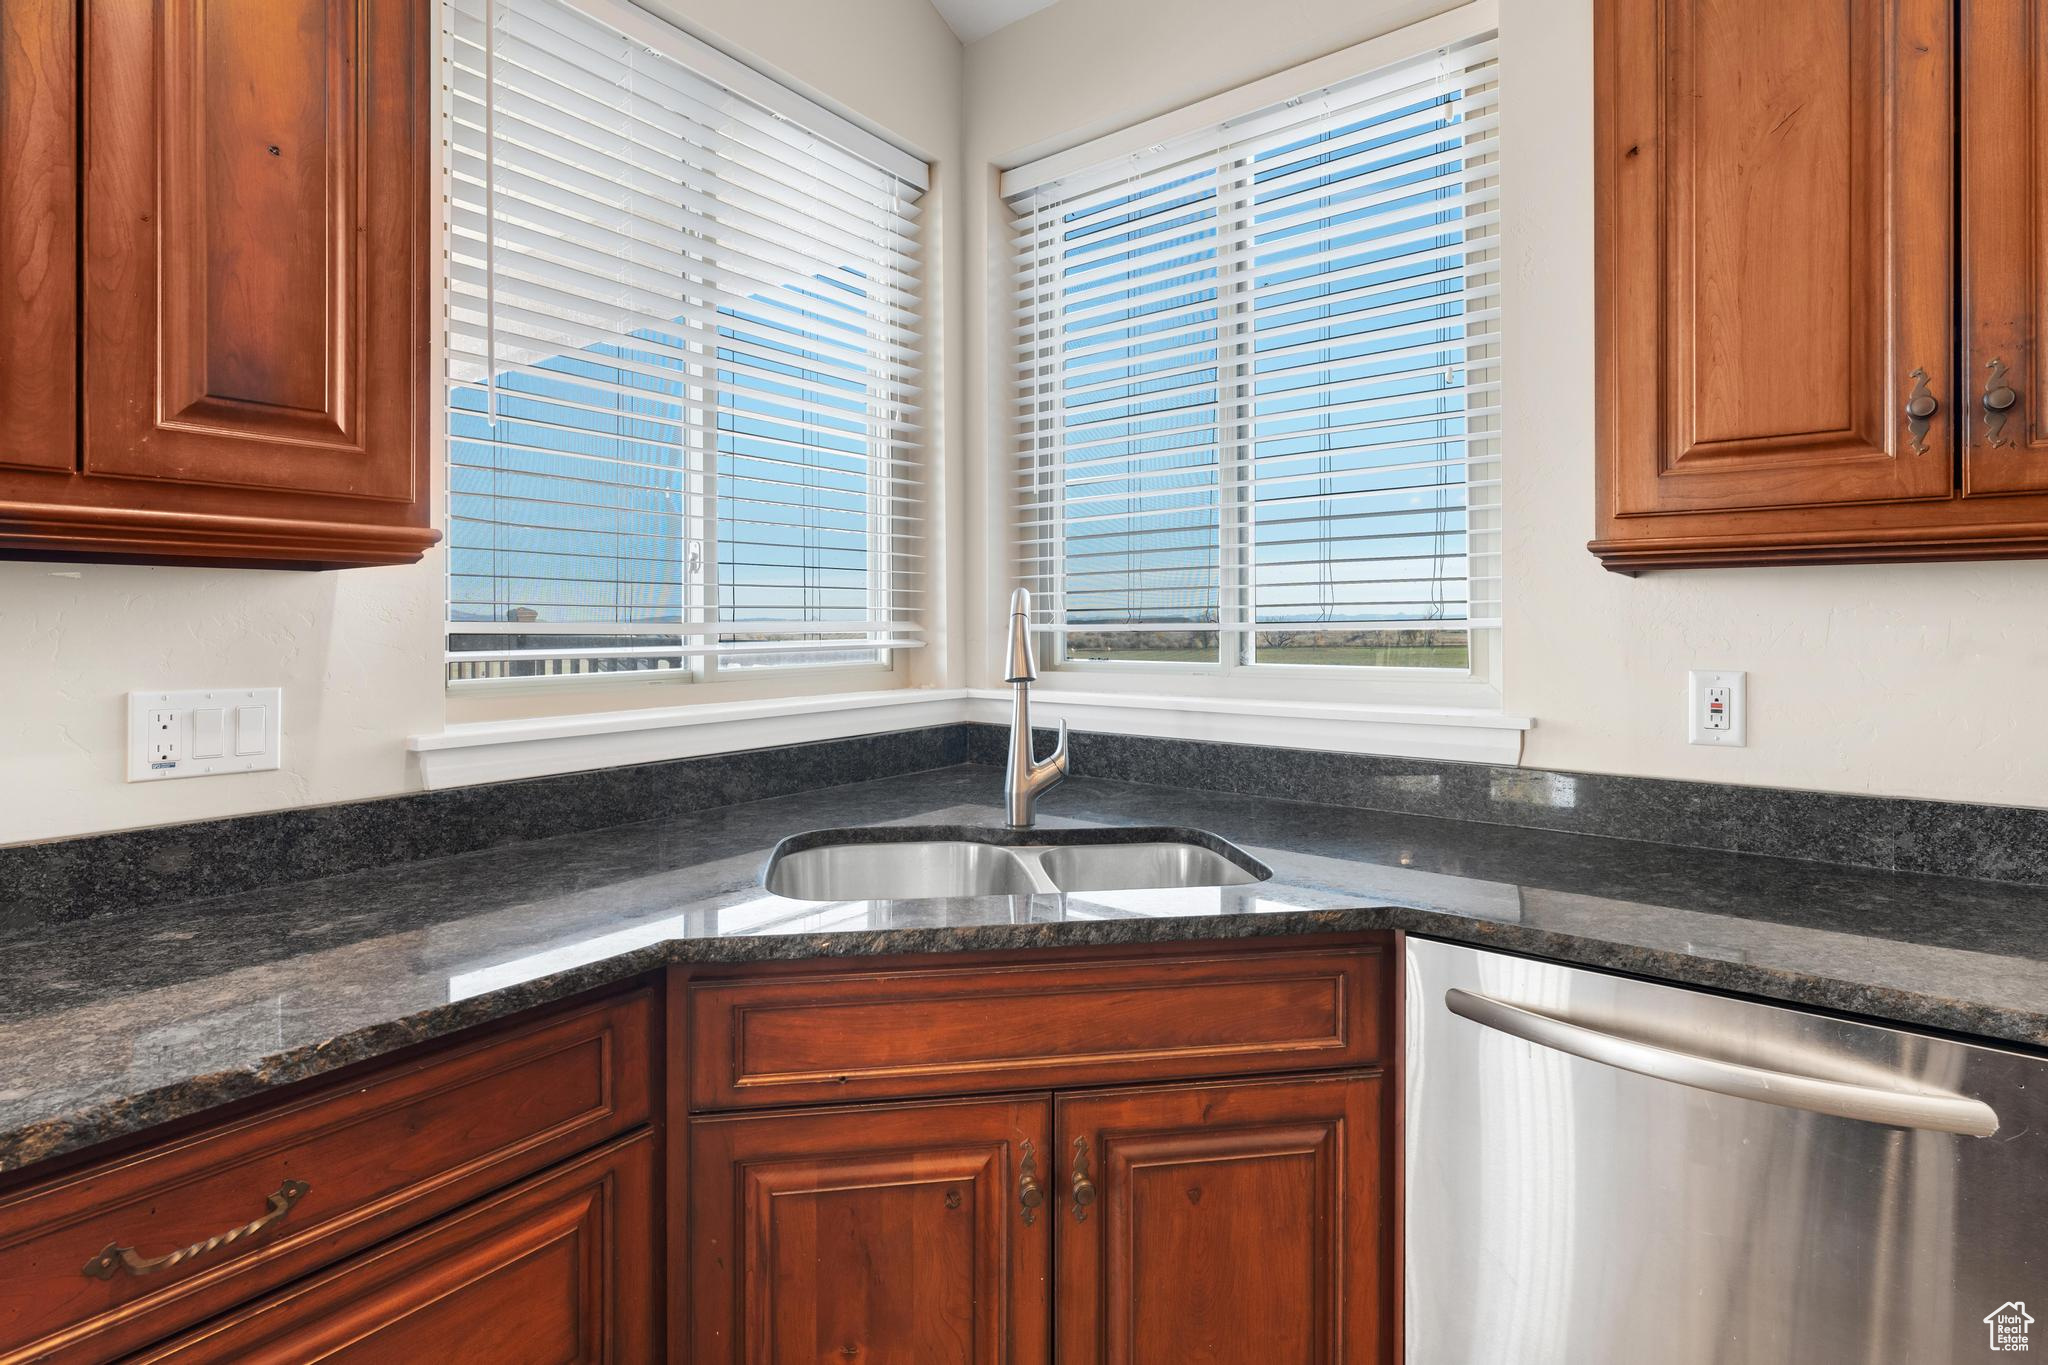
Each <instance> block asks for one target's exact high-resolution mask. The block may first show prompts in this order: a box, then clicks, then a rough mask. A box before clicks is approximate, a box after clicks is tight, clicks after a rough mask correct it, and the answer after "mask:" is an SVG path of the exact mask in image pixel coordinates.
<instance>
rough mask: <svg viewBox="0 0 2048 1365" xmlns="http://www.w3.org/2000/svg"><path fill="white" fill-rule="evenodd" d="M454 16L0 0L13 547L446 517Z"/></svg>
mask: <svg viewBox="0 0 2048 1365" xmlns="http://www.w3.org/2000/svg"><path fill="white" fill-rule="evenodd" d="M431 10H432V5H431V4H430V2H429V0H225V2H223V0H161V2H160V3H156V4H137V3H128V2H127V0H7V3H6V4H5V5H4V6H0V159H4V161H5V162H6V164H7V166H8V168H9V170H8V174H7V176H5V177H4V178H0V557H11V558H35V559H82V560H95V559H101V560H128V561H141V562H151V563H213V564H230V565H251V566H274V567H303V568H337V567H344V566H349V565H368V564H396V563H407V562H411V561H413V560H416V559H418V558H419V557H420V555H421V554H422V553H423V552H424V550H425V549H426V548H427V547H428V546H429V545H431V544H433V543H434V542H435V541H436V540H437V539H439V535H438V533H437V532H435V531H434V530H433V529H432V528H431V526H430V525H429V521H430V517H429V496H428V490H429V487H430V484H431V477H430V476H431V471H430V468H429V463H428V461H429V458H430V450H431V443H430V440H429V434H428V432H429V414H430V402H429V395H430V387H429V382H428V373H427V371H428V365H429V362H430V358H431V348H430V345H429V341H428V316H429V299H430V295H431V293H432V284H433V281H432V276H431V273H430V272H431V268H432V263H431V257H430V240H429V235H428V225H429V222H430V214H431V211H432V205H433V202H434V198H435V195H434V185H433V166H434V158H433V152H432V148H433V145H434V143H433V138H434V136H435V130H434V128H433V126H432V125H433V119H432V110H433V100H432V96H431V93H430V92H431V85H430V82H431V81H432V79H433V74H434V73H433V61H434V48H433V41H432V35H431V30H430V27H429V23H430V19H431Z"/></svg>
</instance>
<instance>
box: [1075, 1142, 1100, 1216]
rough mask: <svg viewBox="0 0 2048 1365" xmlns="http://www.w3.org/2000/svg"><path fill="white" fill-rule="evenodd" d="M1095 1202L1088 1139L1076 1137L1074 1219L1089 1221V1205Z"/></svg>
mask: <svg viewBox="0 0 2048 1365" xmlns="http://www.w3.org/2000/svg"><path fill="white" fill-rule="evenodd" d="M1094 1202H1095V1182H1094V1181H1092V1180H1090V1179H1089V1178H1088V1139H1087V1138H1075V1139H1074V1221H1075V1222H1077V1223H1085V1222H1087V1221H1088V1206H1089V1205H1090V1204H1092V1203H1094Z"/></svg>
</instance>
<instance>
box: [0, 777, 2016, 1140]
mask: <svg viewBox="0 0 2048 1365" xmlns="http://www.w3.org/2000/svg"><path fill="white" fill-rule="evenodd" d="M999 787H1000V773H998V772H997V771H995V770H992V769H989V768H982V767H956V768H950V769H944V770H940V771H936V772H927V773H917V774H914V775H910V776H902V777H894V778H889V779H886V780H883V781H878V782H870V783H865V784H861V785H856V786H848V787H839V788H834V789H831V790H826V791H821V792H814V793H810V794H806V795H799V796H790V797H784V798H779V799H776V800H768V801H759V802H755V803H752V804H748V805H738V806H729V807H723V808H719V809H714V810H709V811H700V812H697V813H694V814H688V815H680V816H672V817H669V818H665V819H662V820H658V821H650V822H648V823H643V824H636V825H627V826H622V827H617V828H610V829H598V830H590V831H587V832H583V833H577V834H570V835H564V836H562V837H559V838H554V839H541V840H531V841H528V842H523V843H514V844H508V845H504V846H501V847H497V848H492V849H488V850H485V851H482V852H476V853H469V854H464V855H462V856H458V857H450V858H443V859H439V860H436V861H431V862H420V863H413V864H406V865H400V866H391V867H384V868H380V869H377V870H374V871H367V872H359V873H352V874H350V875H347V876H339V877H331V878H328V879H326V880H323V881H314V882H307V883H304V884H301V885H296V886H289V887H282V888H277V889H273V890H267V891H253V892H247V893H243V894H238V895H233V896H222V897H217V898H214V899H211V900H206V901H199V902H191V903H187V904H183V905H170V906H157V907H154V908H150V909H145V910H136V911H132V912H124V913H116V914H102V915H98V916H95V917H93V918H90V919H85V920H72V921H65V920H62V919H47V918H39V917H22V918H21V920H20V922H8V921H5V920H4V919H0V1170H12V1169H16V1168H18V1167H21V1166H23V1165H26V1164H28V1163H30V1162H34V1161H38V1160H42V1159H46V1158H48V1157H51V1156H55V1155H58V1154H62V1153H66V1152H71V1151H75V1150H78V1149H80V1148H82V1147H86V1146H89V1145H91V1144H94V1143H97V1142H101V1141H105V1140H107V1139H110V1138H114V1137H118V1136H122V1135H125V1134H128V1133H132V1132H136V1131H139V1130H141V1129H144V1128H147V1127H149V1126H151V1125H153V1124H157V1123H162V1122H164V1121H166V1120H170V1119H173V1118H179V1117H183V1116H186V1115H190V1114H193V1113H197V1112H199V1111H202V1110H205V1109H207V1108H209V1107H212V1106H214V1105H217V1104H220V1103H223V1102H225V1101H228V1100H232V1099H236V1098H240V1097H243V1096H248V1095H252V1094H256V1093H259V1092H261V1091H263V1090H266V1089H268V1088H271V1087H275V1086H280V1085H285V1084H289V1083H291V1082H294V1081H299V1080H304V1079H306V1078H308V1077H312V1076H317V1075H319V1074H321V1073H323V1072H327V1071H331V1070H333V1069H335V1068H337V1067H340V1066H344V1065H347V1064H349V1063H353V1062H358V1061H362V1060H365V1059H368V1058H373V1057H376V1056H379V1055H381V1054H384V1053H388V1052H391V1051H394V1050H396V1049H398V1048H401V1047H404V1046H407V1045H409V1044H413V1043H417V1042H420V1041H423V1040H426V1039H430V1038H434V1037H438V1036H441V1035H444V1034H447V1033H450V1032H453V1031H455V1030H457V1029H461V1028H464V1027H467V1026H469V1025H472V1024H478V1023H482V1022H485V1021H487V1020H491V1019H496V1018H499V1017H502V1016H505V1015H508V1014H512V1013H515V1012H517V1011H520V1010H523V1009H527V1008H530V1007H532V1006H535V1005H539V1004H543V1003H545V1002H548V1001H550V1000H555V999H560V998H563V997H566V996H569V995H572V994H575V993H577V992H580V991H583V990H587V989H589V988H591V987H594V986H598V985H602V984H604V983H606V982H608V981H614V980H619V979H623V978H625V977H629V976H632V975H635V974H637V973H640V972H644V971H647V970H649V969H651V968H654V967H657V966H660V965H662V964H664V963H671V962H742V961H760V960H776V959H793V958H817V957H856V956H859V955H863V954H878V953H905V952H933V951H963V950H980V949H1001V948H1045V947H1055V946H1076V945H1091V944H1119V943H1131V942H1137V941H1141V940H1162V941H1164V940H1176V939H1187V940H1194V939H1232V938H1247V937H1255V936H1264V935H1276V934H1293V933H1302V932H1314V931H1342V930H1362V929H1376V928H1399V929H1406V930H1409V931H1411V932H1414V933H1418V934H1428V935H1432V936H1435V937H1440V938H1446V939H1455V940H1460V941H1463V942H1469V943H1475V944H1481V945H1485V946H1490V947H1494V948H1498V949H1503V950H1509V951H1517V952H1524V953H1530V954H1535V955H1538V956H1542V957H1547V958H1552V959H1556V960H1559V961H1564V962H1571V963H1577V964H1580V965H1585V966H1593V967H1604V968H1610V969H1615V970H1621V971H1627V972H1633V973H1638V974H1641V975H1644V976H1650V977H1656V978H1659V979H1663V980H1667V981H1673V982H1679V983H1685V984H1693V985H1700V986H1707V987H1713V988H1718V989H1723V990H1729V991H1738V992H1742V993H1745V994H1749V995H1754V996H1759V997H1763V998H1767V999H1771V1000H1778V1001H1784V1002H1789V1003H1793V1004H1803V1005H1811V1006H1819V1007H1824V1008H1829V1009H1836V1010H1844V1011H1849V1012H1853V1013H1857V1014H1864V1015H1871V1016H1875V1017H1877V1018H1880V1019H1884V1020H1888V1021H1894V1022H1900V1023H1905V1024H1909V1025H1918V1026H1924V1027H1931V1028H1936V1029H1942V1030H1948V1031H1953V1032H1959V1033H1965V1034H1974V1035H1980V1036H1983V1037H1987V1038H1991V1039H1999V1040H2009V1041H2013V1042H2019V1043H2024V1044H2029V1045H2034V1046H2048V889H2043V888H2039V887H2028V886H2018V885H2011V884H2006V883H1998V882H1984V881H1966V880H1960V879H1951V878H1944V877H1935V876H1926V875H1916V874H1908V873H1897V872H1881V871H1872V870H1862V869H1851V868H1840V867H1832V866H1828V865H1825V864H1819V863H1812V862H1801V861H1792V860H1786V859H1777V858H1767V857H1757V856H1750V855H1743V854H1735V853H1719V852H1709V851H1701V850H1695V849H1678V848H1672V847H1668V846H1664V845H1659V844H1649V843H1638V842H1631V841H1628V840H1621V839H1609V838H1598V837H1591V836H1586V835H1575V834H1562V833H1554V832H1549V831H1540V830H1529V829H1516V828H1508V827H1503V826H1499V825H1482V824H1467V823H1462V822H1459V821H1453V820H1440V819H1432V818H1426V817H1420V816H1410V815H1391V814H1384V813H1377V812H1372V811H1361V810H1353V809H1345V808H1340V807H1333V806H1317V805H1307V804H1300V803H1293V802H1285V801H1273V800H1266V799H1261V798H1258V797H1254V796H1244V795H1226V794H1219V793H1214V792H1195V791H1184V790H1180V789H1176V788H1169V787H1155V786H1141V785H1135V784H1126V783H1117V782H1107V781H1100V780H1092V779H1091V780H1076V781H1072V782H1069V783H1068V784H1066V785H1065V786H1063V787H1060V788H1058V789H1056V790H1054V791H1053V792H1051V793H1050V794H1049V795H1048V796H1047V797H1046V798H1045V799H1044V800H1043V802H1042V804H1041V807H1040V814H1041V819H1042V822H1043V823H1044V824H1046V825H1048V826H1090V825H1095V826H1116V825H1125V826H1127V825H1180V826H1191V827H1194V828H1197V829H1202V830H1207V831H1211V832H1213V833H1215V834H1218V835H1221V836H1223V837H1224V838H1227V839H1230V840H1233V841H1234V842H1236V843H1237V844H1239V845H1240V846H1241V847H1243V848H1244V849H1245V850H1246V851H1248V852H1249V853H1251V854H1252V856H1254V857H1255V858H1257V859H1259V860H1260V861H1262V862H1264V863H1265V864H1267V865H1268V866H1270V867H1271V868H1272V870H1273V874H1274V875H1273V877H1272V878H1271V879H1270V880H1268V881H1264V882H1260V883H1257V884H1255V885H1250V886H1240V887H1228V888H1203V889H1193V890H1172V891H1116V892H1099V893H1088V894H1070V895H1067V896H1014V897H990V898H983V899H970V900H946V901H859V902H844V903H829V904H820V903H813V902H802V901H793V900H786V899H783V898H780V897H776V896H771V895H769V894H768V893H767V892H765V891H764V890H763V889H762V887H761V883H760V874H761V870H762V867H763V864H764V863H765V861H766V859H767V856H768V852H769V850H770V849H771V848H772V847H773V846H774V844H775V843H776V842H777V841H778V840H779V839H781V838H783V837H784V836H785V835H789V834H793V833H797V832H800V831H804V830H811V829H818V828H822V827H827V826H835V825H856V824H867V823H876V822H889V823H905V824H909V823H915V824H972V825H997V824H1000V823H1001V822H1002V811H1001V804H1000V790H999Z"/></svg>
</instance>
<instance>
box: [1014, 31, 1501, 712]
mask: <svg viewBox="0 0 2048 1365" xmlns="http://www.w3.org/2000/svg"><path fill="white" fill-rule="evenodd" d="M1318 65H1319V66H1324V67H1326V66H1327V62H1326V63H1321V64H1318ZM1496 88H1497V87H1496V67H1495V53H1494V42H1493V39H1492V35H1490V34H1488V35H1481V36H1477V37H1473V38H1470V39H1466V40H1462V41H1459V42H1456V43H1453V44H1450V45H1448V46H1444V47H1439V48H1433V49H1431V50H1429V51H1427V52H1425V53H1423V54H1422V55H1420V56H1417V57H1410V58H1408V59H1406V60H1403V61H1400V62H1398V63H1395V64H1393V65H1390V66H1382V67H1380V69H1377V70H1374V71H1372V72H1370V73H1369V74H1366V75H1363V76H1358V77H1354V78H1351V79H1346V80H1342V81H1338V82H1336V83H1332V84H1327V85H1324V86H1322V87H1321V88H1317V89H1314V90H1310V91H1308V92H1306V93H1303V94H1300V95H1299V97H1298V98H1293V99H1288V100H1286V102H1285V103H1284V104H1280V105H1278V106H1275V107H1268V108H1262V109H1258V110H1256V111H1255V112H1250V113H1247V114H1243V115H1239V116H1237V117H1233V118H1231V119H1230V120H1229V121H1227V122H1222V123H1220V124H1214V123H1212V124H1210V125H1208V126H1207V127H1206V128H1204V129H1203V130H1202V131H1200V132H1196V133H1192V134H1184V135H1180V136H1178V137H1176V138H1174V139H1173V140H1170V141H1168V142H1166V143H1164V144H1163V145H1154V146H1147V147H1144V148H1143V149H1142V150H1139V151H1137V152H1135V153H1126V154H1123V155H1119V156H1114V157H1111V156H1108V155H1101V156H1094V155H1091V152H1090V149H1085V148H1084V149H1081V150H1080V151H1078V152H1074V153H1066V154H1062V155H1061V156H1060V157H1058V158H1051V159H1048V163H1041V164H1040V165H1039V166H1035V167H1025V168H1022V169H1021V170H1019V171H1014V172H1011V173H1010V174H1009V175H1008V176H1006V177H1005V180H1004V192H1005V195H1006V196H1007V197H1008V199H1009V202H1010V204H1011V205H1012V208H1013V210H1014V212H1015V214H1016V219H1015V243H1016V247H1017V252H1018V255H1017V261H1016V267H1015V286H1016V291H1017V295H1016V297H1017V315H1016V320H1015V321H1016V345H1017V356H1016V363H1017V370H1016V377H1017V381H1018V384H1019V391H1018V406H1017V418H1018V426H1017V436H1018V449H1019V452H1020V465H1019V468H1018V472H1017V479H1016V490H1017V500H1016V506H1017V517H1016V528H1017V540H1018V545H1019V552H1020V558H1021V561H1022V571H1023V575H1024V582H1025V583H1026V584H1027V585H1028V586H1030V587H1031V588H1032V589H1033V590H1034V594H1035V604H1036V605H1037V606H1038V607H1039V608H1040V609H1041V610H1040V611H1039V612H1038V617H1037V620H1036V621H1035V622H1034V624H1035V626H1036V628H1037V629H1039V630H1041V631H1042V632H1044V633H1045V634H1046V635H1047V636H1049V637H1050V639H1049V644H1050V648H1049V649H1048V650H1047V651H1046V653H1047V654H1048V655H1049V656H1050V657H1052V658H1055V659H1057V660H1059V661H1060V662H1062V663H1064V664H1066V665H1069V666H1084V667H1095V668H1097V669H1101V668H1104V667H1110V668H1115V667H1122V668H1129V667H1130V666H1132V665H1136V664H1143V665H1151V666H1155V667H1156V666H1159V665H1176V666H1179V667H1181V668H1183V669H1185V668H1187V667H1188V666H1191V665H1199V666H1204V667H1206V668H1208V669H1222V670H1225V671H1233V670H1243V669H1256V670H1259V673H1258V674H1257V675H1256V677H1257V678H1260V679H1266V680H1272V679H1278V678H1281V677H1287V676H1300V675H1302V674H1303V673H1304V671H1305V670H1309V669H1316V670H1332V669H1341V670H1350V672H1349V673H1347V674H1343V675H1340V676H1346V677H1351V678H1353V679H1357V678H1360V677H1363V676H1364V675H1363V674H1361V673H1359V672H1358V670H1362V669H1376V670H1401V671H1402V673H1403V677H1404V679H1406V680H1408V681H1419V682H1427V681H1428V680H1430V679H1435V678H1442V679H1453V678H1455V679H1472V678H1475V677H1476V678H1481V679H1483V678H1486V677H1487V676H1488V675H1489V670H1490V669H1491V667H1492V664H1493V660H1494V658H1496V657H1497V647H1496V645H1495V644H1494V637H1495V635H1496V633H1497V630H1498V624H1499V593H1500V569H1499V550H1500V534H1501V508H1500V500H1499V473H1498V468H1499V445H1498V429H1499V420H1498V419H1499V413H1500V362H1499V340H1500V338H1499V328H1500V316H1501V314H1500V298H1499V260H1498V256H1499V242H1498V237H1497V232H1498V225H1499V217H1500V214H1499V208H1498V200H1497V194H1498V190H1497V186H1498V180H1497V178H1496V177H1497V172H1498V164H1497V163H1498V154H1497V151H1496V144H1495V132H1496V127H1497V123H1498V111H1497V108H1496V102H1495V101H1496ZM1269 93H1270V94H1274V95H1277V94H1283V93H1285V91H1281V90H1275V91H1271V92H1269ZM1178 122H1179V123H1180V125H1181V126H1187V123H1188V119H1187V118H1186V117H1185V116H1182V117H1181V118H1180V119H1179V120H1178ZM1143 133H1144V130H1139V134H1138V135H1135V136H1134V135H1126V136H1124V137H1121V138H1119V139H1116V141H1117V142H1118V143H1119V145H1123V146H1130V145H1133V144H1135V143H1139V142H1140V141H1141V139H1142V135H1143ZM1101 150H1102V151H1103V152H1105V153H1106V152H1107V151H1108V149H1107V148H1103V149H1101ZM1055 172H1056V173H1055ZM1238 676H1243V675H1238Z"/></svg>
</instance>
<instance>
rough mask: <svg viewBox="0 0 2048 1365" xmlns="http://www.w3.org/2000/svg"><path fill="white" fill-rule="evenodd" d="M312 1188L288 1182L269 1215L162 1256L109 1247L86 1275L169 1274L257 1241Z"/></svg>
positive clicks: (114, 1245)
mask: <svg viewBox="0 0 2048 1365" xmlns="http://www.w3.org/2000/svg"><path fill="white" fill-rule="evenodd" d="M311 1188H312V1186H310V1185H308V1184H307V1183H306V1182H305V1181H303V1180H287V1181H285V1182H284V1184H282V1185H279V1186H278V1187H277V1193H275V1194H273V1195H271V1196H270V1212H268V1213H266V1214H264V1215H263V1216H262V1217H261V1218H258V1219H257V1220H256V1221H255V1222H253V1223H244V1224H242V1226H240V1227H238V1228H229V1229H228V1230H227V1231H226V1232H223V1233H218V1234H216V1235H215V1236H212V1237H209V1238H207V1239H206V1240H205V1241H203V1242H194V1243H193V1244H192V1245H191V1246H188V1247H180V1248H179V1249H178V1250H176V1251H170V1252H166V1253H164V1254H163V1255H161V1256H138V1255H136V1254H135V1248H134V1247H124V1246H122V1245H121V1244H120V1243H118V1242H109V1243H107V1247H106V1250H104V1251H102V1252H101V1253H100V1254H99V1255H97V1256H95V1257H93V1258H92V1259H91V1260H90V1261H87V1262H86V1263H85V1273H86V1274H87V1275H90V1276H91V1277H92V1278H94V1279H96V1280H111V1279H113V1278H114V1276H116V1275H118V1274H120V1273H121V1272H122V1271H124V1270H125V1271H127V1272H128V1273H129V1274H130V1275H153V1274H155V1273H156V1272H157V1271H159V1270H169V1269H170V1268H171V1267H172V1266H174V1265H181V1264H183V1263H184V1262H186V1261H189V1260H191V1259H192V1258H193V1257H195V1256H204V1255H205V1254H206V1253H207V1252H209V1251H218V1250H220V1248H222V1247H224V1246H228V1245H230V1244H231V1243H234V1242H239V1241H241V1240H242V1239H243V1238H244V1237H254V1236H255V1235H256V1234H257V1233H259V1232H262V1231H263V1230H264V1229H265V1228H268V1227H272V1226H275V1225H276V1224H278V1223H282V1222H283V1221H284V1220H285V1217H286V1215H288V1214H290V1213H291V1211H292V1205H294V1204H296V1203H298V1202H299V1201H300V1200H301V1199H304V1198H305V1197H306V1191H308V1190H310V1189H311Z"/></svg>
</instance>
